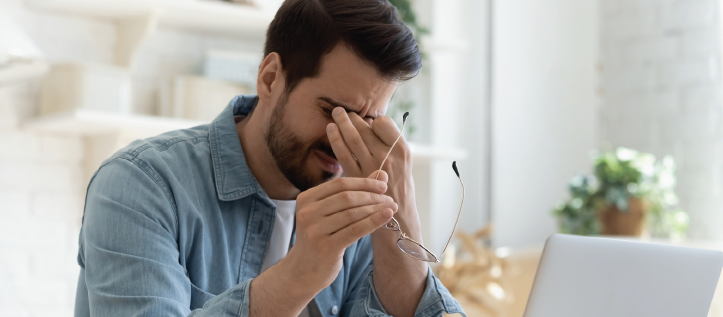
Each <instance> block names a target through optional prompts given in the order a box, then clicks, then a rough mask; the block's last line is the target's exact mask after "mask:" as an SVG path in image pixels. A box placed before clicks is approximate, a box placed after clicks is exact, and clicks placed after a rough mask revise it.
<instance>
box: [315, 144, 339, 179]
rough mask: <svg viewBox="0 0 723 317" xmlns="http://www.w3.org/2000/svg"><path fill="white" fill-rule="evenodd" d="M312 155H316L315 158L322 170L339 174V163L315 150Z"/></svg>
mask: <svg viewBox="0 0 723 317" xmlns="http://www.w3.org/2000/svg"><path fill="white" fill-rule="evenodd" d="M314 154H316V158H317V159H318V160H319V163H321V167H322V168H323V169H325V170H327V171H329V172H331V173H334V174H337V173H339V172H341V164H339V161H337V160H336V159H335V158H333V157H331V156H329V155H328V154H326V153H324V152H323V151H320V150H315V151H314Z"/></svg>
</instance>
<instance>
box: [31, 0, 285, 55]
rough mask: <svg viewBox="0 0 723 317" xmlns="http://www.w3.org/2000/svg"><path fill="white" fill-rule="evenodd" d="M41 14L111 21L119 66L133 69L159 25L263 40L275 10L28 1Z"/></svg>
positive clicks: (193, 1)
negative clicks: (114, 32)
mask: <svg viewBox="0 0 723 317" xmlns="http://www.w3.org/2000/svg"><path fill="white" fill-rule="evenodd" d="M26 1H27V2H26V4H27V6H28V7H30V8H31V9H34V10H38V11H45V12H54V13H60V14H69V15H78V16H86V17H93V18H100V19H110V20H113V21H115V22H116V24H117V26H118V28H117V33H118V40H117V41H118V45H117V53H116V64H117V65H119V66H122V67H126V68H131V67H132V65H133V61H134V59H135V56H136V53H137V51H138V48H139V47H140V46H141V44H142V43H143V42H144V41H145V40H146V39H147V38H148V37H150V36H151V35H152V34H153V32H155V30H156V29H157V27H158V26H162V27H171V28H178V29H183V30H189V31H196V32H206V33H210V34H215V35H229V36H234V37H239V38H244V39H247V40H252V41H263V39H264V35H265V33H266V29H267V28H268V26H269V23H271V21H272V20H273V18H274V14H275V8H274V10H264V9H261V8H257V7H254V6H249V5H241V4H231V3H224V2H221V1H218V0H26Z"/></svg>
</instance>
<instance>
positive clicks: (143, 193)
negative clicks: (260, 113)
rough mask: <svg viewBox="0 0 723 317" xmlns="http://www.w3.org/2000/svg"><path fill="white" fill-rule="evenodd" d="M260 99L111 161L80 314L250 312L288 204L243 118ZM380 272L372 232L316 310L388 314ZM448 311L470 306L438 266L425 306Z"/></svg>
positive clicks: (83, 245)
mask: <svg viewBox="0 0 723 317" xmlns="http://www.w3.org/2000/svg"><path fill="white" fill-rule="evenodd" d="M257 101H258V98H257V97H256V96H236V97H234V98H233V100H231V102H230V103H229V105H228V107H226V109H225V110H223V112H222V113H221V114H220V115H219V116H218V117H217V118H216V119H215V120H214V121H213V122H212V123H210V124H207V125H202V126H198V127H194V128H191V129H186V130H178V131H172V132H168V133H165V134H162V135H160V136H157V137H153V138H149V139H146V140H137V141H135V142H133V143H131V144H130V145H129V146H127V147H125V148H124V149H122V150H120V151H118V152H117V153H115V154H114V155H113V156H112V157H110V158H109V159H107V160H105V161H104V162H103V164H102V165H101V167H100V169H99V170H98V171H97V172H96V173H95V174H94V175H93V178H92V179H91V182H90V184H89V186H88V191H87V196H86V202H85V211H84V215H83V226H82V229H81V232H80V239H79V240H80V241H79V251H78V264H79V265H80V267H81V270H80V277H79V279H78V288H77V294H76V302H75V316H108V317H112V316H197V317H201V316H248V315H249V285H250V283H251V281H252V280H253V278H254V277H256V276H258V275H259V274H260V271H261V266H262V263H263V259H264V255H265V253H266V250H267V244H268V243H269V239H270V236H271V229H272V228H273V224H274V215H275V212H276V210H275V209H276V207H275V205H274V204H273V202H272V201H271V200H270V199H269V197H268V196H267V195H266V193H265V192H264V190H263V188H261V186H260V185H259V183H258V182H257V181H256V179H255V178H254V176H253V174H252V173H251V170H249V167H248V166H247V164H246V160H245V158H244V152H243V150H242V148H241V143H240V141H239V137H238V134H237V131H236V126H235V121H234V116H238V115H245V114H247V113H249V112H250V111H251V110H252V109H253V107H254V106H255V105H256V102H257ZM258 137H261V136H258ZM292 239H293V238H292ZM372 274H373V272H372V245H371V241H370V237H369V236H366V237H364V238H362V239H360V240H358V241H357V242H355V243H354V244H352V245H351V246H350V247H349V248H347V249H346V250H345V253H344V257H343V266H342V268H341V271H340V272H339V275H338V276H337V277H336V279H335V280H334V282H333V283H332V284H331V285H330V286H329V287H327V288H325V289H324V290H322V291H321V292H320V293H319V294H317V295H316V297H315V298H314V300H313V301H312V302H311V303H310V309H311V311H312V314H315V315H317V316H323V317H331V316H353V317H356V316H388V315H387V314H386V312H385V311H384V308H383V307H382V305H381V303H380V301H379V298H378V297H377V295H376V292H375V290H374V286H373V282H372ZM443 312H444V313H462V314H463V312H462V308H461V307H460V305H459V303H458V302H457V301H456V300H455V299H454V298H453V297H452V296H451V295H450V294H449V292H448V291H447V289H445V288H444V286H442V284H441V283H440V281H439V280H438V279H437V278H435V277H434V275H433V274H432V271H431V270H428V276H427V286H426V290H425V291H424V295H423V297H422V299H421V301H420V303H419V305H418V306H417V310H416V313H415V316H419V317H427V316H442V313H443Z"/></svg>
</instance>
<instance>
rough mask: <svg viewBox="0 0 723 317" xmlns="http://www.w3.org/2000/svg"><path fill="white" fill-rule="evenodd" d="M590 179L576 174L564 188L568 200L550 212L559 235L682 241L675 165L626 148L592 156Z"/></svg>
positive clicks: (684, 224)
mask: <svg viewBox="0 0 723 317" xmlns="http://www.w3.org/2000/svg"><path fill="white" fill-rule="evenodd" d="M593 163H594V171H595V175H594V176H593V175H588V174H584V173H581V174H578V175H576V176H575V177H573V178H572V179H571V180H570V183H569V184H568V187H569V191H570V195H571V198H570V199H569V200H567V201H562V202H560V203H558V205H557V206H556V207H555V209H554V211H553V214H554V215H555V216H556V217H557V218H558V220H559V224H560V231H561V232H564V233H571V234H580V235H599V234H602V235H624V236H641V235H643V234H644V233H645V232H646V231H647V232H648V233H649V234H650V235H652V236H656V237H669V238H682V237H683V235H684V233H685V229H686V227H687V224H688V217H687V214H686V213H685V212H684V211H682V210H680V209H678V208H677V204H678V198H677V196H676V195H675V192H674V187H675V161H674V160H673V158H672V157H670V156H666V157H665V158H663V159H662V160H660V161H656V159H655V157H654V156H653V155H652V154H647V153H641V152H637V151H634V150H631V149H627V148H618V149H617V150H616V151H615V152H608V153H602V154H599V155H595V156H594V158H593Z"/></svg>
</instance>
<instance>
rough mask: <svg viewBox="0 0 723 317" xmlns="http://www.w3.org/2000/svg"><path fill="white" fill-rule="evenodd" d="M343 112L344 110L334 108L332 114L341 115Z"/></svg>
mask: <svg viewBox="0 0 723 317" xmlns="http://www.w3.org/2000/svg"><path fill="white" fill-rule="evenodd" d="M342 112H344V109H342V108H341V107H336V108H334V111H333V112H332V113H333V114H335V115H340V114H341V113H342Z"/></svg>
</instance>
